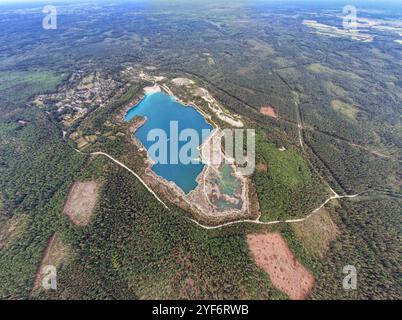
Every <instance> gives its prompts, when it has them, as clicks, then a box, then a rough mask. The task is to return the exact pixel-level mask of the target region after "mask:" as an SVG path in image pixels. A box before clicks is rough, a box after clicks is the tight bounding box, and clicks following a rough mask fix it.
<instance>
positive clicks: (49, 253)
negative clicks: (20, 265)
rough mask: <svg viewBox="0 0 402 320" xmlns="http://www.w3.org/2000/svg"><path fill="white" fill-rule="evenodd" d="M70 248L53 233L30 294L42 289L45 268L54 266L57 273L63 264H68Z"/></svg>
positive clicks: (70, 253)
mask: <svg viewBox="0 0 402 320" xmlns="http://www.w3.org/2000/svg"><path fill="white" fill-rule="evenodd" d="M71 255H72V251H71V248H70V247H69V246H67V245H65V244H64V243H63V241H62V240H61V238H60V236H59V234H58V233H55V234H54V235H53V236H52V237H51V238H50V240H49V242H48V245H47V247H46V249H45V251H44V253H43V257H42V261H41V264H40V266H39V268H38V271H37V273H36V275H35V281H34V286H33V288H32V294H33V295H34V294H35V293H38V292H39V290H41V288H42V279H43V278H44V277H45V276H46V270H45V269H44V268H45V267H46V266H49V265H51V266H54V267H55V268H56V270H57V271H58V270H59V269H60V267H62V265H63V264H65V263H67V262H68V259H69V257H71Z"/></svg>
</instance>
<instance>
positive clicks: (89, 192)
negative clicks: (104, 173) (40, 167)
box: [63, 181, 99, 226]
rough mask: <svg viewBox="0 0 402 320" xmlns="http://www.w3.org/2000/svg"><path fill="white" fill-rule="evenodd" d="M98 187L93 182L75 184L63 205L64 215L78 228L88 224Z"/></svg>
mask: <svg viewBox="0 0 402 320" xmlns="http://www.w3.org/2000/svg"><path fill="white" fill-rule="evenodd" d="M98 191H99V187H98V184H97V183H96V182H95V181H87V182H75V183H74V184H73V186H72V187H71V190H70V193H69V195H68V197H67V201H66V203H65V205H64V209H63V213H65V214H66V215H67V216H68V217H69V218H70V219H71V221H73V222H74V223H75V224H77V225H79V226H85V225H87V224H88V223H89V221H90V219H91V216H92V212H93V209H94V207H95V204H96V200H97V196H98Z"/></svg>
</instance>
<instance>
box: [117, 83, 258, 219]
mask: <svg viewBox="0 0 402 320" xmlns="http://www.w3.org/2000/svg"><path fill="white" fill-rule="evenodd" d="M156 87H158V88H159V89H160V90H156ZM146 88H155V89H154V90H153V91H150V90H145V89H146ZM146 88H144V93H143V94H142V95H141V96H139V97H137V98H136V99H135V103H132V104H129V105H127V106H126V107H125V108H124V109H123V111H122V112H121V114H123V117H121V119H122V121H124V122H125V123H128V122H130V121H133V119H131V120H129V121H126V120H125V116H126V115H127V113H128V112H129V111H130V110H131V109H132V108H135V107H136V106H137V105H138V104H139V103H140V102H141V101H142V100H143V99H144V98H145V97H146V96H147V95H152V94H154V93H157V92H162V93H164V94H166V95H168V96H169V97H173V98H174V100H175V101H176V102H177V103H180V104H181V105H182V106H183V107H190V108H194V110H195V111H197V112H199V113H200V114H201V115H202V116H203V117H204V120H205V122H206V123H208V124H209V125H210V126H211V127H212V129H211V134H210V135H209V136H208V137H207V139H205V141H203V142H202V143H201V144H200V145H199V146H198V147H197V148H198V150H199V152H200V157H201V159H202V158H203V157H202V149H203V148H205V147H206V146H208V144H209V143H210V142H211V139H212V138H213V137H214V136H215V135H216V134H217V132H219V131H218V130H219V129H220V127H219V126H218V125H217V124H216V123H215V122H214V121H213V120H212V116H210V115H209V114H207V113H206V112H205V111H204V110H202V109H201V108H200V107H198V106H197V105H196V104H195V103H193V102H191V101H190V102H188V103H186V102H184V101H183V100H182V99H180V98H178V97H177V96H176V95H174V94H173V92H172V91H171V90H170V88H169V87H167V86H166V84H163V85H161V86H159V85H156V86H154V87H146ZM145 118H146V117H145ZM145 122H146V119H144V118H142V120H140V121H137V123H135V124H134V125H131V126H130V127H129V132H130V140H131V141H132V142H133V143H134V145H136V146H137V147H138V148H139V149H140V151H144V152H145V153H146V160H145V161H146V162H145V163H146V168H145V170H144V177H143V178H144V180H146V181H147V183H149V184H150V185H152V186H153V188H156V189H158V190H159V191H160V192H162V194H163V195H164V196H165V197H167V198H168V199H169V201H171V202H172V203H174V204H176V205H178V206H179V207H182V208H183V207H185V208H187V210H189V211H191V212H192V213H193V215H194V216H195V217H198V219H199V220H200V221H204V222H207V221H211V219H212V220H216V222H217V223H220V222H224V221H228V220H229V221H230V220H236V219H242V218H245V217H252V218H255V216H256V213H255V212H253V211H254V210H253V209H252V208H251V207H250V203H249V194H248V193H249V190H250V188H249V185H248V184H249V183H250V181H249V179H247V177H243V176H241V177H240V182H241V184H242V186H243V187H242V197H241V199H242V201H243V206H242V208H241V209H234V208H229V209H227V210H224V211H219V209H217V208H216V206H215V205H214V204H212V203H211V202H210V200H209V198H208V195H207V192H206V188H205V185H206V179H207V176H208V175H210V173H209V167H210V166H212V165H211V164H208V163H206V162H203V164H204V167H203V169H202V171H201V172H200V173H199V174H198V175H197V177H196V183H197V186H196V187H195V188H194V189H192V190H191V191H189V192H188V193H185V192H184V191H183V190H182V189H181V188H180V187H179V186H178V185H177V184H176V183H174V182H173V181H169V180H166V179H165V178H163V177H162V176H159V175H158V174H157V173H156V172H154V171H153V170H152V166H153V164H154V162H153V161H152V159H151V158H150V156H149V153H148V150H147V149H146V147H145V146H144V145H143V144H142V143H141V141H140V140H139V139H138V138H136V137H135V134H134V133H135V132H136V131H137V130H138V129H139V128H140V127H141V126H142V125H144V123H145ZM220 152H221V154H222V159H227V156H226V155H225V154H224V152H223V151H222V150H220ZM221 164H223V163H221ZM230 165H231V166H234V164H233V163H231V164H230ZM213 169H215V168H213ZM216 170H217V169H215V170H214V171H216ZM233 173H234V175H235V176H236V177H239V175H238V172H237V171H236V167H234V169H233ZM258 216H259V213H258ZM257 218H258V217H257Z"/></svg>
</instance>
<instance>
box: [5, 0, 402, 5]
mask: <svg viewBox="0 0 402 320" xmlns="http://www.w3.org/2000/svg"><path fill="white" fill-rule="evenodd" d="M90 1H94V2H120V1H121V0H117V1H116V0H115V1H113V0H110V1H107V0H0V4H24V3H40V4H54V3H58V2H59V3H60V2H63V3H69V2H84V3H85V2H86V3H87V2H90ZM125 1H130V0H125ZM146 1H153V0H132V2H146ZM166 1H167V2H176V1H178V0H166ZM179 1H180V2H185V0H179ZM237 1H238V0H237ZM241 1H243V2H244V0H241ZM187 2H190V3H191V0H188V1H187ZM214 2H216V3H218V2H219V0H214ZM233 2H236V0H233ZM246 2H247V0H246ZM250 2H262V3H263V2H266V3H278V4H281V3H283V4H289V3H293V4H303V3H306V4H320V3H323V4H329V3H333V4H336V3H341V4H360V5H370V6H372V5H375V6H381V5H390V4H397V5H402V0H251V1H250Z"/></svg>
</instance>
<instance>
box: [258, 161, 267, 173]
mask: <svg viewBox="0 0 402 320" xmlns="http://www.w3.org/2000/svg"><path fill="white" fill-rule="evenodd" d="M256 168H257V171H258V172H267V171H268V166H267V164H266V163H265V162H259V163H257V167H256Z"/></svg>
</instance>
